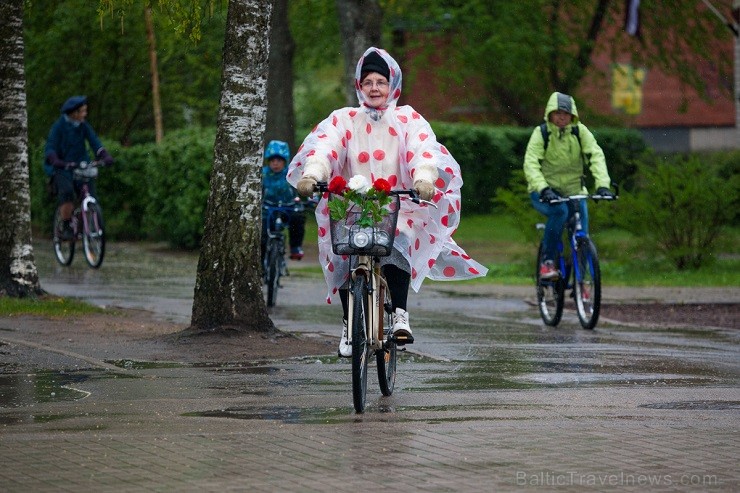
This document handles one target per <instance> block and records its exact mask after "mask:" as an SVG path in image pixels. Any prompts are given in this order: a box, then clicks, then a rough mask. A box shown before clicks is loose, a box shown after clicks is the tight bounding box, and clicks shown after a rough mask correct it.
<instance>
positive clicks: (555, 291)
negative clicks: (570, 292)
mask: <svg viewBox="0 0 740 493" xmlns="http://www.w3.org/2000/svg"><path fill="white" fill-rule="evenodd" d="M541 261H542V243H540V248H539V250H538V252H537V262H536V266H535V267H536V270H535V282H536V288H537V307H538V308H539V310H540V316H541V317H542V321H543V322H545V325H549V326H551V327H555V326H556V325H558V324H559V323H560V319H561V318H562V317H563V305H564V304H565V279H564V273H563V272H561V275H560V277H558V278H557V279H542V278H540V263H541ZM555 265H559V261H558V259H555Z"/></svg>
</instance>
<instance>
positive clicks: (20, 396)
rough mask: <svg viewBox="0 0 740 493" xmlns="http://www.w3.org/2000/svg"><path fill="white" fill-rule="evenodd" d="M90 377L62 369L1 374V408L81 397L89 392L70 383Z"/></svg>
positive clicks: (71, 399) (74, 399) (79, 381)
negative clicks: (58, 370)
mask: <svg viewBox="0 0 740 493" xmlns="http://www.w3.org/2000/svg"><path fill="white" fill-rule="evenodd" d="M89 378H90V374H87V373H63V372H40V373H31V374H27V373H24V374H16V375H0V408H14V407H23V406H28V405H32V404H39V403H43V402H59V401H76V400H79V399H84V398H85V397H87V396H88V395H90V394H89V392H85V391H83V390H77V389H75V388H73V387H71V386H72V385H74V384H77V383H81V382H84V381H85V380H87V379H89Z"/></svg>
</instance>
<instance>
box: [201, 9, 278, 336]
mask: <svg viewBox="0 0 740 493" xmlns="http://www.w3.org/2000/svg"><path fill="white" fill-rule="evenodd" d="M228 9H229V10H228V14H227V19H226V36H225V40H224V50H223V75H222V78H221V102H220V110H219V115H218V129H217V132H216V142H215V146H214V159H213V171H212V173H211V190H210V195H209V197H208V206H207V209H206V217H205V230H204V232H203V241H202V245H201V251H200V259H199V261H198V272H197V276H196V281H195V296H194V300H193V314H192V319H191V327H190V332H203V331H216V330H224V329H236V330H256V331H265V332H272V331H274V330H275V326H274V325H273V323H272V321H271V320H270V317H269V316H268V314H267V307H266V305H265V301H264V298H263V296H262V276H261V273H262V267H261V265H260V230H261V213H262V210H261V209H262V207H261V203H262V162H263V161H262V139H263V135H264V131H265V114H266V100H267V80H266V76H267V73H268V53H269V41H268V40H269V32H270V14H271V10H272V5H271V2H270V1H267V0H231V1H230V2H229V7H228Z"/></svg>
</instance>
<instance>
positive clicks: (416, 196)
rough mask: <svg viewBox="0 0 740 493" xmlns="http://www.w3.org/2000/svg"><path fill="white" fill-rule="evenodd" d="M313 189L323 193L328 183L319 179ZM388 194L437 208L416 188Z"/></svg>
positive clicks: (327, 189) (327, 187)
mask: <svg viewBox="0 0 740 493" xmlns="http://www.w3.org/2000/svg"><path fill="white" fill-rule="evenodd" d="M313 189H314V191H316V192H320V193H324V192H328V191H329V185H328V184H327V183H326V182H325V181H319V182H316V185H314V187H313ZM388 195H390V196H392V197H393V196H398V197H400V196H401V195H408V196H409V198H410V199H411V201H412V202H413V203H414V204H427V205H431V206H432V207H434V208H435V209H436V208H437V204H435V203H434V202H432V201H429V200H424V199H422V198H420V197H419V194H418V193H416V190H413V189H409V190H391V191H390V193H389V194H388Z"/></svg>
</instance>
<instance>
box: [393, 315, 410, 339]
mask: <svg viewBox="0 0 740 493" xmlns="http://www.w3.org/2000/svg"><path fill="white" fill-rule="evenodd" d="M393 337H403V338H411V339H413V338H412V337H411V327H409V312H407V311H406V310H404V309H403V308H396V311H395V313H394V314H393Z"/></svg>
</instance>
